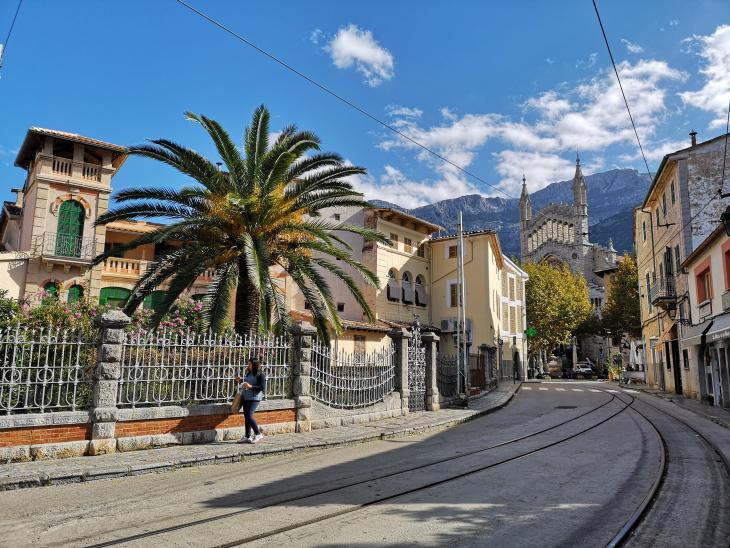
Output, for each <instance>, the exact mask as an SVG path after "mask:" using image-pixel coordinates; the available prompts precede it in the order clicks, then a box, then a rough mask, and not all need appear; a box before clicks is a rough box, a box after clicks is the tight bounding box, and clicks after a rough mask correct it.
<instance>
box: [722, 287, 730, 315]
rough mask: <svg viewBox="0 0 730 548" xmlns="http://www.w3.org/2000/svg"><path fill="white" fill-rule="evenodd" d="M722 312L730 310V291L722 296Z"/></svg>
mask: <svg viewBox="0 0 730 548" xmlns="http://www.w3.org/2000/svg"><path fill="white" fill-rule="evenodd" d="M722 310H723V312H727V311H728V310H730V289H729V290H727V291H725V293H723V294H722Z"/></svg>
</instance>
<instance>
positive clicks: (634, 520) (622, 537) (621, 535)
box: [601, 390, 730, 548]
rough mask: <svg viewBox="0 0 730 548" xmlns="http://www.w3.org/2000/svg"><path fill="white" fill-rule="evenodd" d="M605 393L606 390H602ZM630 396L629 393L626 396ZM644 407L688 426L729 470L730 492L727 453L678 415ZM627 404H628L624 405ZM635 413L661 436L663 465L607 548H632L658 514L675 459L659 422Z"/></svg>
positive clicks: (653, 407) (642, 401) (639, 412)
mask: <svg viewBox="0 0 730 548" xmlns="http://www.w3.org/2000/svg"><path fill="white" fill-rule="evenodd" d="M601 391H602V392H605V391H604V390H601ZM624 394H626V393H624ZM626 395H628V396H629V397H630V398H632V401H631V403H632V404H633V403H634V402H635V401H636V398H634V397H633V396H631V395H629V394H626ZM617 399H618V400H620V401H622V402H623V401H624V400H622V399H621V398H619V397H617ZM639 401H640V402H641V403H642V404H643V405H647V406H648V407H651V408H652V409H654V411H656V412H657V413H659V414H660V416H663V417H668V418H669V419H670V420H674V421H676V422H679V423H680V424H682V425H683V426H685V427H686V428H687V429H689V430H690V431H691V432H692V433H693V434H694V435H695V436H697V437H698V438H699V439H701V440H702V441H703V443H704V445H705V446H706V447H707V448H708V449H709V451H710V452H712V453H714V454H715V455H716V456H717V457H719V461H720V462H722V463H723V468H724V470H725V482H726V483H727V484H728V490H729V491H730V461H729V460H728V459H727V457H726V456H725V455H724V453H723V452H722V451H721V450H720V449H719V447H718V446H717V445H716V444H715V443H713V442H712V441H711V440H710V439H709V438H707V436H705V435H704V434H703V433H702V432H700V431H699V430H698V429H697V428H695V427H694V426H692V425H691V424H690V423H689V422H687V421H685V420H683V419H681V418H679V417H677V416H676V415H674V414H672V413H668V412H666V411H664V410H663V409H661V408H659V407H657V406H656V405H654V404H652V403H650V402H648V401H646V400H645V399H643V398H642V399H641V400H639ZM624 403H625V402H624ZM631 410H632V411H633V412H634V413H636V414H637V415H639V416H640V417H641V418H643V419H644V420H645V421H646V422H647V423H648V424H649V425H650V426H651V428H652V429H653V430H654V432H655V433H656V434H657V436H658V438H659V440H660V443H661V447H662V452H661V456H660V465H659V473H658V474H657V477H656V478H655V479H654V481H653V482H652V486H651V488H650V489H649V491H648V492H647V494H646V496H645V497H644V498H643V499H642V501H641V503H640V504H639V505H638V506H637V507H636V509H635V510H634V512H632V514H631V515H630V516H629V518H628V519H627V520H626V522H625V523H624V524H623V526H622V527H621V528H620V529H619V531H618V532H617V533H616V535H615V536H614V537H613V538H612V539H611V541H610V542H609V543H608V544H607V545H606V546H607V548H615V547H618V546H625V545H627V544H630V541H631V539H632V535H634V534H635V533H636V531H637V530H638V529H639V527H640V526H641V525H642V524H643V523H644V521H645V520H646V519H647V518H648V516H649V515H650V514H651V512H652V511H656V510H657V508H656V504H657V501H658V498H659V496H660V494H661V493H662V489H663V488H664V487H665V485H666V483H667V480H668V474H669V462H670V459H671V458H672V455H670V450H669V444H668V443H667V438H666V437H665V435H664V434H663V433H662V431H661V429H660V427H659V426H658V425H657V422H656V420H654V419H652V418H650V417H649V416H647V414H646V413H643V412H642V411H641V410H640V409H638V408H637V406H632V407H631ZM725 540H726V542H727V541H730V539H725Z"/></svg>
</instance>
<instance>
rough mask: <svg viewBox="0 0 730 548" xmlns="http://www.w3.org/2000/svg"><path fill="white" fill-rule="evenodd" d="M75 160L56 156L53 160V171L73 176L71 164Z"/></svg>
mask: <svg viewBox="0 0 730 548" xmlns="http://www.w3.org/2000/svg"><path fill="white" fill-rule="evenodd" d="M72 163H73V162H72V161H71V160H67V159H66V158H59V157H57V156H54V157H53V159H52V160H51V171H53V173H56V174H58V175H65V176H66V177H71V164H72Z"/></svg>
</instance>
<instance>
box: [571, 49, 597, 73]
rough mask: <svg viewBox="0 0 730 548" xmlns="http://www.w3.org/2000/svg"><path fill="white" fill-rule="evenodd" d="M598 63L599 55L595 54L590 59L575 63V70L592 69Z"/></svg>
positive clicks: (579, 60)
mask: <svg viewBox="0 0 730 548" xmlns="http://www.w3.org/2000/svg"><path fill="white" fill-rule="evenodd" d="M596 61H598V54H597V53H595V52H593V53H591V54H590V55H589V56H588V59H578V61H576V62H575V68H585V69H590V68H593V67H594V66H595V64H596Z"/></svg>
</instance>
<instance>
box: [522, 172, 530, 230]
mask: <svg viewBox="0 0 730 548" xmlns="http://www.w3.org/2000/svg"><path fill="white" fill-rule="evenodd" d="M520 217H521V220H522V221H529V220H530V219H532V201H531V200H530V194H529V193H528V192H527V178H526V177H525V173H524V172H523V173H522V194H521V195H520Z"/></svg>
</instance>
